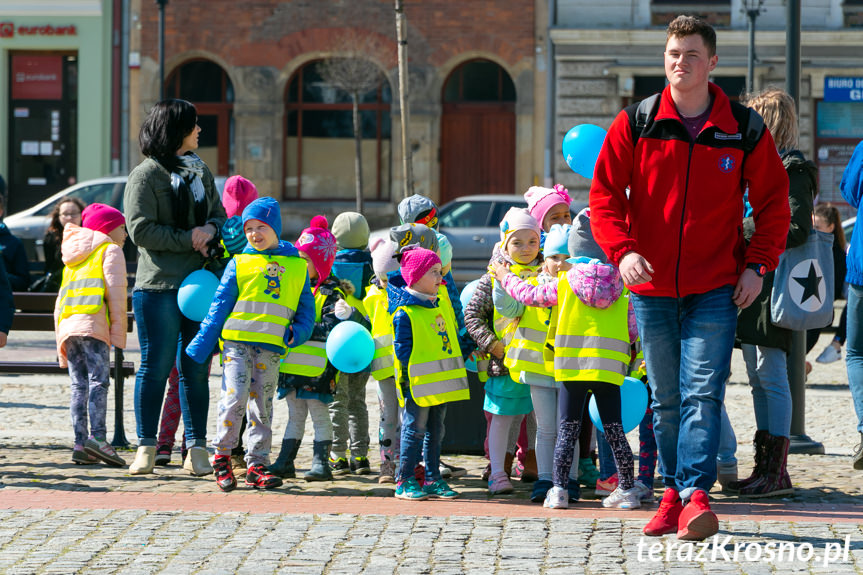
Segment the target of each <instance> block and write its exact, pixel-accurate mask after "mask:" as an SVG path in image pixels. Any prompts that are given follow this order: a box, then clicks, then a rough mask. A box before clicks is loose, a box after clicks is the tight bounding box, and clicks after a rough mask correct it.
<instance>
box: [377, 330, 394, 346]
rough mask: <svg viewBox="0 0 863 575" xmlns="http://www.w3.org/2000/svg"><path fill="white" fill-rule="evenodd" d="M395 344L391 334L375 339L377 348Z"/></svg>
mask: <svg viewBox="0 0 863 575" xmlns="http://www.w3.org/2000/svg"><path fill="white" fill-rule="evenodd" d="M392 344H393V336H391V335H390V334H388V333H387V334H384V335H379V336H377V337H375V347H377V348H382V347H387V346H388V345H392Z"/></svg>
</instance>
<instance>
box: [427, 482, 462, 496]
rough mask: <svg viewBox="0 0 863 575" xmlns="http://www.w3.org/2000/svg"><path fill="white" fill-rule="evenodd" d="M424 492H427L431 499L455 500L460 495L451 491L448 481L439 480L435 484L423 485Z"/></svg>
mask: <svg viewBox="0 0 863 575" xmlns="http://www.w3.org/2000/svg"><path fill="white" fill-rule="evenodd" d="M423 491H425V492H426V494H427V495H428V496H429V497H437V498H440V499H455V498H456V497H458V493H457V492H455V491H453V490H452V489H450V487H449V485H447V484H446V481H444V480H443V479H438V480H437V481H435V482H434V483H427V484H425V485H423Z"/></svg>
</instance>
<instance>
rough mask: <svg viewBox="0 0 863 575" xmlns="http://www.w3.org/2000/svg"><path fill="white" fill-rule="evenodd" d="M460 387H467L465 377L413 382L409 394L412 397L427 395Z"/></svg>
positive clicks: (439, 393)
mask: <svg viewBox="0 0 863 575" xmlns="http://www.w3.org/2000/svg"><path fill="white" fill-rule="evenodd" d="M462 389H468V383H467V378H466V377H459V378H457V379H446V380H444V381H431V382H428V383H419V384H417V383H415V384H413V385H411V395H413V396H414V397H428V396H430V395H441V394H444V393H450V392H453V391H461V390H462Z"/></svg>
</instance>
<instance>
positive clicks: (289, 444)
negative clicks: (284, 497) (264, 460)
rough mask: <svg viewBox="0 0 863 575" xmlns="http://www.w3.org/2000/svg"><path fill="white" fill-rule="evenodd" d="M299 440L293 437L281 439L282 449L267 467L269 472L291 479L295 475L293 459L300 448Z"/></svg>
mask: <svg viewBox="0 0 863 575" xmlns="http://www.w3.org/2000/svg"><path fill="white" fill-rule="evenodd" d="M301 441H302V440H300V439H294V438H291V439H283V440H282V450H281V451H280V452H279V456H278V457H277V458H276V460H275V461H274V462H273V464H272V465H270V466H269V467H268V468H267V469H269V471H270V473H272V474H273V475H278V476H279V477H283V478H286V479H293V478H294V477H296V476H297V472H296V469H295V468H294V459H296V457H297V451H299V450H300V442H301Z"/></svg>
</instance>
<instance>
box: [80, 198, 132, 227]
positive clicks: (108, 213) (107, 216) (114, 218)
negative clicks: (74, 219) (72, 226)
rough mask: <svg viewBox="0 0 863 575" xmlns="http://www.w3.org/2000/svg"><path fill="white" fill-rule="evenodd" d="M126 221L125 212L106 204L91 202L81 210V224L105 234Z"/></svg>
mask: <svg viewBox="0 0 863 575" xmlns="http://www.w3.org/2000/svg"><path fill="white" fill-rule="evenodd" d="M125 223H126V218H124V217H123V212H121V211H120V210H118V209H117V208H112V207H111V206H107V205H105V204H90V205H89V206H87V207H86V208H84V211H83V212H81V226H82V227H85V228H87V229H89V230H96V231H97V232H102V233H103V234H110V233H111V232H112V231H114V230H115V229H116V228H119V227H120V226H122V225H124V224H125Z"/></svg>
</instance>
